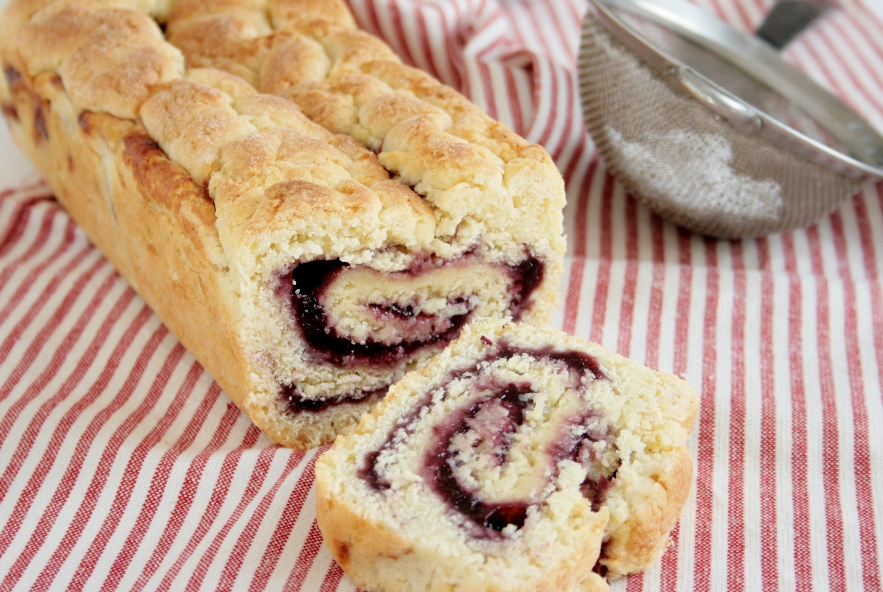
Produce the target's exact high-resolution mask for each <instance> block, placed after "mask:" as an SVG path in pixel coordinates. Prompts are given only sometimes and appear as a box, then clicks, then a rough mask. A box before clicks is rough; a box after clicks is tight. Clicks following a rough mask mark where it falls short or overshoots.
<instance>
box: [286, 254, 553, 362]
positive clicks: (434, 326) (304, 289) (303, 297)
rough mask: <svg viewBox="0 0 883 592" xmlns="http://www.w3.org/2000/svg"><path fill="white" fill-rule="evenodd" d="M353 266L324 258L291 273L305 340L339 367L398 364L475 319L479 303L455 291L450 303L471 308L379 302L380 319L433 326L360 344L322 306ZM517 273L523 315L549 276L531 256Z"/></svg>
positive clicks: (514, 304)
mask: <svg viewBox="0 0 883 592" xmlns="http://www.w3.org/2000/svg"><path fill="white" fill-rule="evenodd" d="M440 264H443V263H438V262H428V261H420V262H418V263H415V264H414V265H413V266H412V268H411V269H408V270H405V271H402V272H399V273H401V274H404V275H412V276H416V275H419V274H421V273H424V272H426V271H429V270H431V269H435V268H437V267H438V265H440ZM347 267H348V265H347V264H346V263H343V262H341V261H337V260H320V261H311V262H308V263H302V264H300V265H298V266H297V267H296V268H294V270H293V271H292V272H291V286H292V288H291V302H292V306H293V309H294V315H295V318H296V319H297V323H298V325H299V326H300V328H301V331H302V334H303V336H304V339H305V340H306V342H307V344H308V345H309V347H310V349H311V350H312V354H313V355H314V356H315V357H316V358H317V361H319V362H323V363H327V364H331V365H334V366H339V367H353V366H356V365H361V364H365V363H370V364H371V365H373V366H380V367H384V366H385V367H393V366H396V365H399V364H401V363H402V362H404V361H406V360H408V359H410V358H412V357H413V356H414V355H415V353H416V352H417V351H419V350H421V349H423V348H425V347H428V346H432V345H434V344H447V343H448V342H450V341H452V340H453V339H454V338H456V337H457V335H459V333H460V330H461V329H462V328H463V326H464V325H465V324H466V322H467V321H468V320H469V318H470V315H471V310H472V309H473V308H474V305H470V304H469V297H470V296H471V295H469V294H458V295H452V297H451V299H450V300H449V304H450V305H452V306H458V305H459V306H461V307H462V308H465V309H467V311H468V312H464V313H463V314H455V315H451V316H450V317H447V318H442V317H437V318H436V317H434V316H433V315H428V314H423V313H418V312H415V310H414V307H413V306H412V305H408V304H401V303H373V304H371V305H369V308H371V310H372V311H373V312H374V313H375V315H376V316H377V317H378V318H381V319H382V318H383V317H384V316H387V317H388V318H390V319H397V320H410V321H413V325H414V326H415V327H424V328H425V327H427V326H429V327H431V330H430V331H427V330H425V329H424V330H423V331H422V332H417V333H419V335H418V336H416V337H415V336H414V335H411V336H408V335H402V339H401V341H399V342H397V343H394V344H387V343H381V342H378V341H375V340H372V339H371V338H370V337H369V338H368V339H367V340H365V342H364V343H359V342H355V341H353V340H351V339H349V338H347V337H345V336H342V335H340V334H338V332H337V331H336V330H335V329H334V328H333V327H331V326H330V323H329V321H328V311H326V310H325V308H324V307H323V306H322V304H321V300H322V296H323V294H324V293H325V291H326V290H327V289H328V288H329V286H331V284H332V283H333V282H334V280H335V278H336V277H337V276H338V274H340V273H342V272H343V270H345V269H346V268H347ZM508 270H509V274H510V275H511V277H512V284H511V289H510V292H511V294H512V297H511V301H510V305H509V311H510V313H511V314H512V317H513V318H514V319H516V320H517V319H518V318H520V317H521V315H522V314H523V313H524V311H525V310H526V308H527V307H528V302H529V300H530V296H531V295H532V294H533V292H534V291H535V290H536V288H537V286H538V285H539V284H540V282H541V281H542V278H543V264H542V262H540V261H539V260H538V259H537V258H535V257H529V258H528V259H526V260H525V261H523V262H522V263H520V264H518V265H513V266H509V267H508Z"/></svg>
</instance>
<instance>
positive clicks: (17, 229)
mask: <svg viewBox="0 0 883 592" xmlns="http://www.w3.org/2000/svg"><path fill="white" fill-rule="evenodd" d="M14 193H16V190H14V189H9V190H7V191H6V192H4V194H5V195H4V197H5V198H9V197H10V196H11V195H13V194H14ZM51 199H52V196H51V195H40V196H37V197H31V198H27V199H23V200H21V201H19V202H18V203H17V204H16V205H15V209H14V210H13V213H12V215H11V216H10V217H9V221H10V222H9V224H7V225H6V230H5V231H4V233H3V235H2V236H0V257H4V256H5V255H6V253H8V252H9V251H10V250H11V249H12V247H13V246H15V245H16V244H17V243H18V242H19V241H20V240H21V239H22V237H23V236H24V232H25V230H26V229H27V220H28V218H30V216H31V209H32V208H33V207H34V206H35V205H36V204H38V203H40V202H46V201H49V200H51ZM54 209H55V210H56V211H57V210H59V209H60V208H59V207H58V206H57V205H56V207H55V208H54ZM52 211H53V210H52V209H48V211H47V212H46V213H45V214H44V216H45V215H50V214H51V212H52Z"/></svg>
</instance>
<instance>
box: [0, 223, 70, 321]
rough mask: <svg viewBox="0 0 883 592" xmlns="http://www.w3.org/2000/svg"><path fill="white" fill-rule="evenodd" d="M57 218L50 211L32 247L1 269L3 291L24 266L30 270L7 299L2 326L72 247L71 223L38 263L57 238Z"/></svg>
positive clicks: (0, 276) (0, 314) (0, 312)
mask: <svg viewBox="0 0 883 592" xmlns="http://www.w3.org/2000/svg"><path fill="white" fill-rule="evenodd" d="M57 218H58V217H57V216H56V213H55V212H53V211H51V210H47V211H45V212H44V213H43V217H42V220H41V222H40V229H39V230H38V231H37V233H36V235H34V237H33V241H32V242H31V244H30V245H29V246H28V247H27V248H26V249H24V250H23V251H22V253H21V254H19V256H18V257H16V258H15V259H14V260H13V261H10V262H9V263H7V264H5V265H4V266H3V267H2V269H0V286H2V287H3V288H8V287H9V286H10V285H11V284H10V282H11V281H12V278H13V277H14V276H15V274H16V272H17V271H18V270H19V269H20V268H21V267H22V266H24V265H27V269H28V270H29V271H28V273H27V274H26V275H25V277H23V278H21V279H20V280H19V281H18V282H17V283H18V284H19V286H18V289H17V290H16V291H15V292H14V293H13V294H12V295H10V296H9V297H8V298H7V301H6V305H5V306H4V307H3V308H2V309H0V324H3V322H4V321H6V319H7V318H9V315H10V314H11V313H12V311H13V310H16V309H17V308H18V306H19V305H20V304H21V303H22V302H23V301H24V298H25V295H26V294H27V293H28V291H29V290H30V289H31V288H32V287H33V284H34V282H36V281H37V279H38V278H39V277H40V276H41V275H42V274H43V273H44V272H45V270H46V268H47V267H49V266H50V265H52V264H53V263H57V261H58V259H59V257H61V256H62V255H63V254H64V253H65V252H66V251H67V250H68V249H69V248H70V247H71V244H72V243H73V241H74V237H75V236H76V233H75V232H74V229H75V228H76V226H75V225H74V223H73V222H72V221H69V223H68V224H66V225H65V229H64V234H63V237H62V240H61V242H60V243H59V244H58V245H57V246H56V247H55V249H54V250H53V251H52V252H51V253H47V254H46V255H45V256H44V257H43V260H42V261H40V262H37V257H38V256H39V253H40V252H41V251H42V250H43V249H45V248H46V247H47V246H48V244H47V243H48V241H49V238H50V237H51V236H52V235H53V234H54V232H53V231H54V230H55V228H54V227H55V224H54V222H55V221H56V220H57ZM23 226H24V225H23ZM31 234H33V233H31Z"/></svg>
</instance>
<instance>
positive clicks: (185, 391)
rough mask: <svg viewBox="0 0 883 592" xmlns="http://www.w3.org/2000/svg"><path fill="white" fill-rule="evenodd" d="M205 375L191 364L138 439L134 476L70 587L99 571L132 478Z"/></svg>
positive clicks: (129, 470)
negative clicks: (163, 409) (171, 397)
mask: <svg viewBox="0 0 883 592" xmlns="http://www.w3.org/2000/svg"><path fill="white" fill-rule="evenodd" d="M177 351H182V352H183V348H182V346H181V345H180V344H177V345H176V346H175V349H174V350H173V353H176V352H177ZM172 359H174V358H172V357H171V355H170V357H169V360H168V361H171V360H172ZM168 361H167V364H168ZM202 374H203V370H202V366H200V365H199V364H198V363H196V362H193V363H192V364H191V366H190V370H189V371H188V372H187V376H186V377H185V379H184V381H183V383H182V385H181V386H180V387H179V388H178V390H177V393H176V394H175V398H174V400H173V401H172V402H171V403H169V405H168V407H167V409H166V412H165V413H164V414H163V415H162V417H161V418H160V419H159V421H158V422H157V423H156V425H155V426H154V428H153V429H152V430H150V432H149V433H148V434H147V435H146V436H145V437H144V438H143V439H142V440H141V441H140V442H138V444H137V446H135V448H134V450H133V451H132V455H131V457H130V459H129V462H128V463H127V465H126V468H125V472H124V475H127V476H130V477H129V478H126V479H124V480H123V481H121V482H120V483H117V484H116V495H115V496H114V499H113V502H112V503H111V505H110V508H108V511H107V514H106V518H105V519H104V522H103V523H102V524H101V529H100V530H99V531H98V533H97V534H96V535H95V537H94V538H93V540H92V542H91V544H90V545H89V548H88V549H87V550H86V552H85V553H84V554H83V558H82V560H80V564H79V567H78V568H77V572H76V574H74V577H73V579H72V580H71V582H70V583H69V584H68V590H82V589H84V587H85V585H86V582H87V581H88V580H89V578H90V577H91V576H92V573H93V572H94V570H95V565H96V564H97V562H98V560H99V559H100V558H101V555H102V554H103V553H104V551H105V549H106V547H107V544H108V541H110V538H111V537H112V536H113V534H114V532H116V531H117V529H118V528H119V525H120V521H121V520H122V518H123V516H124V514H125V511H126V507H127V506H128V504H129V502H130V500H131V498H132V494H133V492H134V490H135V485H136V483H137V482H138V480H137V479H136V478H132V477H131V476H134V475H141V474H142V471H143V468H144V461H145V460H146V458H147V456H148V454H149V453H150V450H151V449H152V448H153V447H155V446H156V445H157V444H159V443H160V442H161V440H162V438H163V437H164V436H165V435H166V433H167V432H168V430H169V428H170V427H171V426H172V424H173V423H174V422H175V420H176V419H177V418H178V415H179V414H180V413H181V411H182V410H183V409H184V408H185V404H186V401H187V399H188V398H189V397H190V396H191V395H192V393H193V389H194V387H195V386H196V382H197V380H199V378H200V376H202Z"/></svg>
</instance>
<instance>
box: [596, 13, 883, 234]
mask: <svg viewBox="0 0 883 592" xmlns="http://www.w3.org/2000/svg"><path fill="white" fill-rule="evenodd" d="M593 2H594V4H595V5H596V8H597V12H596V13H592V12H590V13H589V15H587V17H586V21H585V23H584V26H583V38H582V46H581V50H580V56H579V57H580V59H579V75H580V78H579V81H580V88H579V90H580V96H581V99H582V106H583V112H584V115H585V120H586V125H587V127H588V129H589V132H590V133H591V134H592V137H593V139H594V141H595V143H596V144H597V146H598V150H599V151H600V153H601V156H602V157H603V158H604V160H605V162H606V164H607V165H608V166H609V167H610V169H611V171H612V172H613V173H614V175H616V177H617V178H618V179H619V180H620V181H622V182H623V183H624V184H625V185H626V186H627V188H628V189H629V190H630V191H631V192H632V193H634V194H635V195H637V196H638V197H640V198H641V199H642V200H643V201H644V202H645V203H646V204H647V205H649V206H650V207H651V208H653V209H654V210H656V211H657V212H658V213H659V214H660V215H662V216H663V217H665V218H667V219H670V220H672V221H674V222H675V223H677V224H679V225H681V226H684V227H686V228H689V229H691V230H694V231H696V232H700V233H703V234H708V235H712V236H718V237H725V238H740V237H747V236H757V235H761V234H767V233H770V232H775V231H779V230H785V229H789V228H795V227H798V226H804V225H806V224H809V223H810V222H812V221H814V220H816V219H817V218H819V217H820V216H822V215H823V214H825V213H827V212H828V211H830V210H831V209H833V208H834V207H836V205H837V204H838V203H839V202H840V201H841V200H842V199H844V198H845V197H848V196H851V195H853V194H854V193H855V192H856V191H857V190H858V189H859V187H860V186H861V185H862V183H864V182H866V181H868V180H869V179H875V178H880V177H883V168H881V166H883V138H881V137H880V135H879V134H878V133H877V132H876V130H874V129H873V128H871V127H870V126H868V125H867V124H866V123H865V122H864V121H862V120H861V119H860V118H859V117H858V116H857V115H855V114H854V113H853V112H852V111H850V110H849V109H848V108H846V107H845V106H844V105H843V104H842V103H840V102H839V100H838V99H836V98H834V97H833V95H831V94H830V93H828V92H827V91H825V90H824V89H821V88H820V87H818V86H817V85H816V84H815V83H814V82H812V81H810V80H809V79H808V78H806V77H805V76H804V75H803V74H802V73H800V72H799V71H797V70H796V69H795V68H793V67H792V66H790V65H789V64H787V63H785V62H784V61H783V60H781V58H779V56H778V54H777V53H776V51H775V50H774V49H772V47H770V46H768V45H766V44H765V43H764V42H761V41H759V40H757V39H754V38H751V37H749V36H746V35H744V34H742V33H740V32H738V31H735V30H733V29H731V28H729V27H728V26H726V25H724V24H723V23H720V22H719V21H716V20H715V19H713V18H711V17H709V16H708V15H707V14H705V13H704V12H703V11H702V10H701V9H699V8H698V7H696V6H695V5H692V4H690V3H688V2H683V1H682V0H593Z"/></svg>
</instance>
